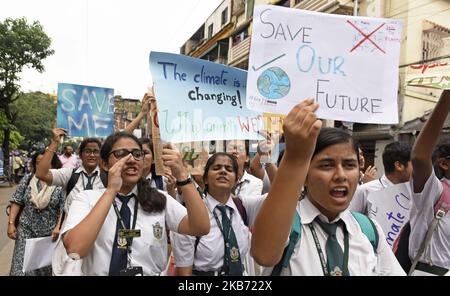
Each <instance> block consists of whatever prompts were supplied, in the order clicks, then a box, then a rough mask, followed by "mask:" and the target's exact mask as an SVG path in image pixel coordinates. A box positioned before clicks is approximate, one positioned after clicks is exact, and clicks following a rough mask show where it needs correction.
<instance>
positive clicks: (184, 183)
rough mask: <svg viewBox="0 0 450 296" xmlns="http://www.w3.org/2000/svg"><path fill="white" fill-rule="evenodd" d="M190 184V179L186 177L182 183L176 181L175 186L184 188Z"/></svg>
mask: <svg viewBox="0 0 450 296" xmlns="http://www.w3.org/2000/svg"><path fill="white" fill-rule="evenodd" d="M190 183H192V179H191V177H188V178H187V179H186V180H182V181H178V180H177V186H180V187H181V186H184V185H187V184H190Z"/></svg>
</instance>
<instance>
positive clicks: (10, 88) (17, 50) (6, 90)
mask: <svg viewBox="0 0 450 296" xmlns="http://www.w3.org/2000/svg"><path fill="white" fill-rule="evenodd" d="M50 45H51V39H50V37H48V36H47V34H45V32H44V30H43V28H42V26H41V24H40V23H39V22H38V21H34V22H33V23H32V24H28V23H27V20H26V18H18V19H11V18H7V19H6V20H5V21H4V22H0V106H1V107H4V104H6V103H10V102H11V101H10V100H11V99H12V97H13V96H14V95H15V94H16V93H17V92H18V90H19V86H18V85H17V84H16V83H17V82H18V81H19V79H20V78H19V76H18V74H19V73H21V72H22V70H23V67H28V68H34V69H36V70H37V71H39V72H43V71H44V65H43V63H42V60H43V59H45V58H46V57H48V56H50V55H52V54H53V53H54V51H53V50H52V49H50Z"/></svg>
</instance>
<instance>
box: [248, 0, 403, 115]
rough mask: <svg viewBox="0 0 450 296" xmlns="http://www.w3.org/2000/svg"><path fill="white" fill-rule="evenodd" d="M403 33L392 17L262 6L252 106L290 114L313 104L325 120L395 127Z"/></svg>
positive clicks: (253, 57)
mask: <svg viewBox="0 0 450 296" xmlns="http://www.w3.org/2000/svg"><path fill="white" fill-rule="evenodd" d="M401 32H402V23H401V21H398V20H393V19H378V18H368V17H351V16H343V15H334V14H324V13H318V12H312V11H305V10H299V9H290V8H284V7H278V6H273V5H261V6H256V7H255V12H254V16H253V33H252V39H251V50H250V61H249V72H248V80H247V106H248V107H249V109H252V110H256V111H262V112H268V113H277V114H288V113H289V111H290V110H291V109H292V107H293V106H294V105H296V104H298V103H299V102H301V101H302V100H304V99H306V98H314V99H315V100H316V102H318V103H319V105H320V108H319V110H318V111H317V115H318V116H319V117H320V118H323V119H334V120H341V121H352V122H362V123H384V124H392V123H397V122H398V112H397V88H398V76H399V75H398V67H399V57H400V42H401Z"/></svg>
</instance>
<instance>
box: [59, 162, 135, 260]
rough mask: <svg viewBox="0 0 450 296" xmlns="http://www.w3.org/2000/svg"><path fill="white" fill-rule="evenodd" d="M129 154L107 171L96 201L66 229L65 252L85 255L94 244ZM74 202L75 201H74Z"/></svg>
mask: <svg viewBox="0 0 450 296" xmlns="http://www.w3.org/2000/svg"><path fill="white" fill-rule="evenodd" d="M130 157H132V156H131V154H128V155H127V156H126V157H124V158H122V159H120V160H119V161H118V162H116V163H115V164H114V165H113V166H112V167H111V168H110V169H109V171H108V187H107V188H106V191H105V192H104V193H103V195H102V196H101V197H100V199H99V200H98V201H97V203H96V204H95V206H94V207H93V208H92V210H91V211H90V212H89V214H87V216H86V217H85V218H84V219H83V220H81V222H80V223H78V224H77V225H76V226H75V227H74V228H72V229H71V230H69V231H67V232H66V234H65V235H64V239H63V242H64V246H65V247H66V250H67V254H72V253H75V254H78V255H80V257H81V258H82V257H85V256H87V255H88V254H89V252H90V250H91V249H92V246H93V245H94V242H95V240H96V239H97V235H98V233H99V232H100V229H101V228H102V226H103V223H104V222H105V219H106V216H107V215H108V212H109V209H110V208H111V205H112V203H113V201H114V198H115V197H116V194H117V193H118V192H119V190H120V188H121V186H122V176H121V174H122V169H123V167H124V165H125V163H126V162H127V161H128V160H129V159H130ZM74 203H75V202H74ZM74 203H72V206H71V208H70V210H69V218H70V215H71V211H75V210H77V209H76V208H74Z"/></svg>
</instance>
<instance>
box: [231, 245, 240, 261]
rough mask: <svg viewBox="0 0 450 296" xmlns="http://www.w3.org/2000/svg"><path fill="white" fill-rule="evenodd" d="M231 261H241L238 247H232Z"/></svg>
mask: <svg viewBox="0 0 450 296" xmlns="http://www.w3.org/2000/svg"><path fill="white" fill-rule="evenodd" d="M230 257H231V261H233V262H236V261H238V259H239V249H238V248H236V247H232V248H231V250H230Z"/></svg>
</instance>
